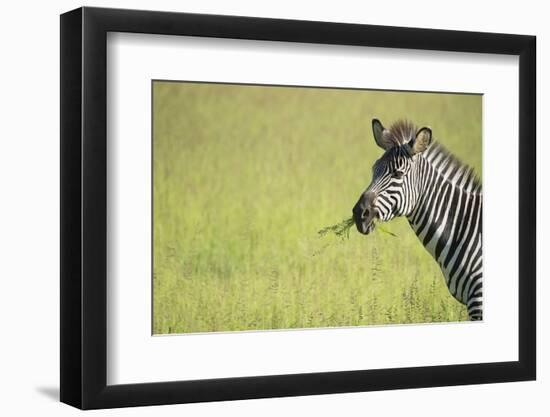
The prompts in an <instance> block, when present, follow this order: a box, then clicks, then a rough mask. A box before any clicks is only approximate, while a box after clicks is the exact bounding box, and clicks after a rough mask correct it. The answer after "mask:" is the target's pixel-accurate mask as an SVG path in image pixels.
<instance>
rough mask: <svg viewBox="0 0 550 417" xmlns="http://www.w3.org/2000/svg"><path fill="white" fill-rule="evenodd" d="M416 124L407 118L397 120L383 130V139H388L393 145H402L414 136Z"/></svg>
mask: <svg viewBox="0 0 550 417" xmlns="http://www.w3.org/2000/svg"><path fill="white" fill-rule="evenodd" d="M416 130H417V128H416V126H415V125H414V124H413V123H412V122H411V121H409V120H404V119H401V120H397V121H396V122H395V123H393V124H392V125H391V126H390V128H389V129H386V130H384V133H383V134H384V139H386V140H388V141H390V142H391V143H393V144H394V145H395V146H401V145H404V144H406V143H408V142H410V141H411V140H413V139H414V138H415V136H416Z"/></svg>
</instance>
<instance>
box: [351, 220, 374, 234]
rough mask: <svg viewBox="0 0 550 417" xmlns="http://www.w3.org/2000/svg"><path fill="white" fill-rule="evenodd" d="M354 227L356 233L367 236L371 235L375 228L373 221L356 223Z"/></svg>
mask: <svg viewBox="0 0 550 417" xmlns="http://www.w3.org/2000/svg"><path fill="white" fill-rule="evenodd" d="M355 226H356V227H357V231H358V232H359V233H361V234H364V235H368V234H369V233H371V232H372V231H373V230H374V228H375V223H374V221H370V222H366V221H356V222H355Z"/></svg>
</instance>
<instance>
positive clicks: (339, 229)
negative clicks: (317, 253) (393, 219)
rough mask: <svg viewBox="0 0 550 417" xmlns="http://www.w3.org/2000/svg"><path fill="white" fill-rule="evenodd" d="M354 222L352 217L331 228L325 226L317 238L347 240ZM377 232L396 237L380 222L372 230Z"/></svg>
mask: <svg viewBox="0 0 550 417" xmlns="http://www.w3.org/2000/svg"><path fill="white" fill-rule="evenodd" d="M354 224H355V222H354V220H353V217H350V218H348V219H345V220H342V221H341V222H340V223H337V224H333V225H332V226H327V227H324V228H322V229H321V230H319V231H318V232H317V233H318V234H319V236H326V235H328V234H331V233H332V234H334V236H336V237H339V238H341V239H349V234H350V230H351V229H352V227H353V226H354ZM374 230H375V231H376V230H379V231H380V232H382V233H386V234H388V235H390V236H393V237H397V235H396V234H395V233H393V232H391V231H390V230H388V229H387V228H386V227H385V226H382V224H381V223H380V222H377V223H376V228H375V229H374Z"/></svg>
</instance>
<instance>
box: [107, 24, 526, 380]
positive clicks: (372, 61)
mask: <svg viewBox="0 0 550 417" xmlns="http://www.w3.org/2000/svg"><path fill="white" fill-rule="evenodd" d="M107 45H108V58H107V62H108V71H107V80H108V81H107V82H108V86H107V89H108V100H107V105H108V118H107V119H108V122H107V123H108V128H107V135H108V139H107V140H108V159H109V162H108V168H107V169H108V176H109V182H108V184H109V185H108V190H109V191H108V198H107V201H108V214H107V219H108V222H109V227H108V242H109V250H108V256H107V259H108V268H107V269H108V291H107V293H108V300H109V301H108V306H109V308H108V323H109V331H108V332H109V335H108V338H107V343H108V355H107V359H108V373H107V382H108V384H128V383H140V382H160V381H173V380H180V379H184V380H190V379H201V378H204V379H207V378H224V377H232V376H233V377H235V376H254V375H275V374H290V373H303V372H327V371H338V370H356V369H377V368H400V367H409V366H428V365H444V364H461V363H483V362H500V361H503V362H504V361H515V360H517V358H518V353H517V343H518V342H517V331H518V329H517V291H518V290H517V283H518V277H517V270H518V267H517V265H518V262H517V259H518V256H517V253H518V246H517V230H518V226H517V225H518V212H517V205H513V206H510V204H509V202H510V201H517V198H518V197H517V183H518V160H517V149H518V140H517V131H518V109H517V102H518V77H519V74H518V59H517V57H513V56H494V55H482V54H458V53H449V52H438V53H436V52H426V51H404V50H399V49H394V50H389V49H380V48H361V47H342V46H324V45H307V44H289V43H281V42H276V43H269V44H266V43H265V42H261V41H243V40H220V39H216V40H214V39H196V38H191V37H177V38H175V37H167V36H150V35H149V36H145V35H136V34H112V35H110V36H109V38H108V41H107ZM267 46H269V47H267ZM220 64H222V65H220ZM403 68H406V69H407V70H406V71H404V70H403ZM151 79H172V80H174V79H179V80H182V79H183V80H196V81H224V82H227V81H231V82H249V83H250V82H252V83H259V84H266V83H271V84H290V85H308V84H309V85H316V86H331V87H361V88H367V87H376V88H382V89H383V88H385V89H389V88H394V89H398V90H413V89H417V90H420V91H444V90H448V89H449V88H452V89H453V91H461V92H469V93H478V92H483V94H484V95H483V154H484V169H483V172H484V175H483V188H484V194H483V199H484V202H483V204H484V208H485V210H484V212H485V217H484V219H483V239H484V251H483V269H484V289H485V298H484V314H483V318H484V322H483V323H460V324H439V325H414V326H382V327H372V326H370V327H362V328H357V327H356V328H347V329H346V328H343V329H330V330H329V329H323V330H319V329H315V330H314V329H309V330H307V331H297V330H293V331H277V332H273V331H271V332H238V333H235V332H233V333H217V334H195V335H180V336H175V335H174V336H171V337H151V336H150V332H151V327H152V325H151V314H150V310H149V309H148V308H144V306H147V305H149V303H150V300H151V257H150V253H151V188H150V187H151V136H150V135H151V125H150V121H151V117H150V115H151V108H150V103H151V95H150V93H151V81H150V80H151ZM372 116H374V115H368V114H365V119H367V121H368V120H369V119H370V118H371V117H372ZM502 120H506V121H507V122H506V123H501V121H502ZM503 148H504V149H506V150H507V152H501V149H503ZM495 155H499V157H498V158H495V157H494V156H495ZM501 207H506V208H507V209H506V210H501ZM502 224H507V225H508V228H509V230H510V231H509V232H508V238H509V241H508V242H507V244H505V245H500V244H499V243H500V242H502ZM514 242H515V244H514ZM472 343H474V344H475V348H472ZM403 345H406V346H407V351H406V352H403V348H402V347H403ZM220 346H223V349H220V348H219V347H220ZM146 358H150V359H148V360H147V359H146ZM266 358H269V360H266Z"/></svg>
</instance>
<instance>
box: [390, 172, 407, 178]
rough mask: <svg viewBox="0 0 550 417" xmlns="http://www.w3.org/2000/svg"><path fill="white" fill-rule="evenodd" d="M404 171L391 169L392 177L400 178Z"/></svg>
mask: <svg viewBox="0 0 550 417" xmlns="http://www.w3.org/2000/svg"><path fill="white" fill-rule="evenodd" d="M404 174H405V173H404V172H403V171H393V174H392V177H393V178H401V177H403V175H404Z"/></svg>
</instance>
